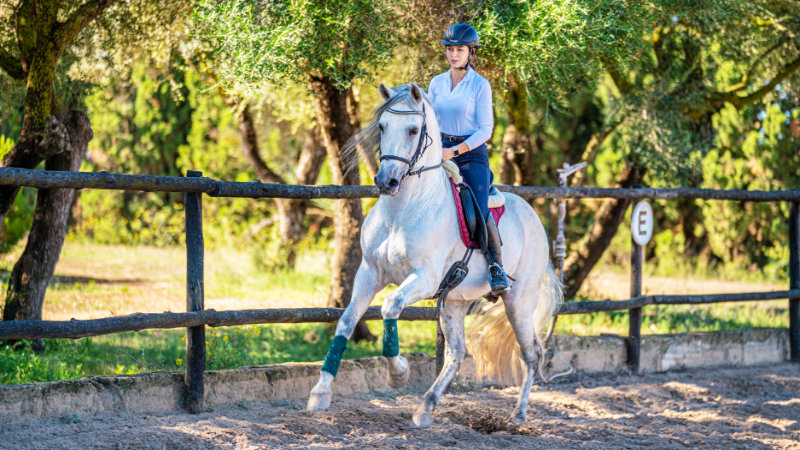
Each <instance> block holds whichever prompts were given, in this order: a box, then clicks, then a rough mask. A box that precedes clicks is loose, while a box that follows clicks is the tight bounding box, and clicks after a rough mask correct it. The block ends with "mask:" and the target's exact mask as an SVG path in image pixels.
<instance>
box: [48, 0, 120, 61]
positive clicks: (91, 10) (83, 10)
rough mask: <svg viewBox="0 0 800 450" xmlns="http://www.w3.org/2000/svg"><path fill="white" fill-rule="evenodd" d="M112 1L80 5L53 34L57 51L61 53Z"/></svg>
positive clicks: (103, 0)
mask: <svg viewBox="0 0 800 450" xmlns="http://www.w3.org/2000/svg"><path fill="white" fill-rule="evenodd" d="M114 1H115V0H91V1H89V2H86V3H84V4H83V5H81V6H80V7H79V8H78V9H77V10H76V11H75V12H74V13H72V15H71V16H70V17H69V18H68V19H67V20H66V21H65V22H62V23H59V24H58V26H57V27H56V29H55V32H54V34H53V37H54V38H55V40H56V42H57V45H58V49H59V51H63V50H64V49H65V48H66V47H67V45H69V44H70V43H71V42H72V40H73V39H75V36H77V35H78V33H80V32H81V31H82V30H83V29H84V28H86V25H89V23H90V22H91V21H93V20H94V19H96V18H97V16H99V15H100V13H102V12H103V10H104V9H106V8H108V7H109V6H110V5H111V4H112V3H114Z"/></svg>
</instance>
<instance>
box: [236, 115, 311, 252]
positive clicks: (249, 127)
mask: <svg viewBox="0 0 800 450" xmlns="http://www.w3.org/2000/svg"><path fill="white" fill-rule="evenodd" d="M226 102H227V103H228V104H229V105H232V106H233V103H232V102H231V101H230V100H229V99H226ZM238 120H239V131H240V132H241V134H242V149H243V151H244V154H245V156H246V157H247V160H248V161H249V162H250V167H252V168H253V170H254V171H255V172H256V175H257V176H258V179H259V180H261V181H262V182H264V183H281V184H286V180H285V179H284V178H283V177H282V176H281V175H279V174H278V173H276V172H274V171H273V170H272V169H270V168H269V166H267V163H266V162H265V161H264V158H262V157H261V152H260V151H259V148H258V139H257V135H258V134H257V132H256V127H255V122H254V120H253V115H252V113H251V112H250V105H248V104H245V105H244V106H243V107H242V109H241V111H240V112H239V115H238ZM324 159H325V148H324V147H323V146H322V143H321V138H320V134H319V127H315V128H314V129H313V130H311V131H310V132H309V135H308V137H307V138H306V141H305V142H304V143H303V148H302V149H301V151H300V156H299V158H298V163H297V170H296V172H295V175H296V178H297V183H298V184H314V183H315V182H316V180H317V177H318V176H319V171H320V169H321V168H322V162H323V160H324ZM309 205H310V202H309V201H308V200H304V199H286V198H276V199H275V206H276V207H277V209H278V214H277V215H278V220H279V223H280V228H279V232H280V238H281V242H282V243H283V245H285V246H286V249H287V250H288V251H287V256H286V257H287V261H286V262H287V264H288V265H289V267H294V264H295V261H296V259H297V243H298V242H299V241H300V239H302V238H303V218H304V217H305V211H306V208H308V206H309Z"/></svg>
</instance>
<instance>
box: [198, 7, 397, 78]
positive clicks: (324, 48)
mask: <svg viewBox="0 0 800 450" xmlns="http://www.w3.org/2000/svg"><path fill="white" fill-rule="evenodd" d="M391 5H392V3H391V1H388V0H383V1H382V0H361V1H355V2H354V1H349V0H336V1H330V0H295V1H277V2H272V1H261V0H235V1H220V0H201V1H199V2H198V3H197V4H196V5H195V9H194V11H193V18H194V21H195V24H196V25H197V26H198V32H197V34H198V36H199V37H201V38H202V39H203V40H204V41H205V42H206V43H207V44H208V45H209V46H210V47H211V48H213V49H214V56H213V59H214V60H215V62H216V63H215V68H216V70H217V72H218V74H219V78H220V81H221V83H222V84H223V85H224V86H225V88H226V89H228V90H229V91H232V92H241V93H252V92H256V91H258V90H259V88H260V87H261V85H262V84H263V83H264V82H265V81H271V82H273V83H281V82H283V81H285V80H287V79H289V80H294V81H295V82H298V83H301V84H305V83H307V81H308V77H309V76H315V77H321V78H327V79H330V80H334V84H335V86H336V87H337V88H339V89H346V88H348V87H350V85H351V83H352V82H353V80H355V79H360V78H366V77H368V76H369V74H370V73H371V70H372V69H374V68H375V67H378V66H380V65H381V64H382V63H384V62H386V61H387V58H388V57H389V55H390V54H391V51H392V48H393V47H394V46H395V45H396V43H397V38H396V36H397V34H396V32H393V30H392V24H393V21H394V16H393V10H392V9H391Z"/></svg>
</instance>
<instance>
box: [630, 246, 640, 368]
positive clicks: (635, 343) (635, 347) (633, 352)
mask: <svg viewBox="0 0 800 450" xmlns="http://www.w3.org/2000/svg"><path fill="white" fill-rule="evenodd" d="M643 259H644V252H643V251H642V246H641V245H639V244H637V243H636V241H634V240H633V239H631V298H635V297H639V296H641V295H642V265H643ZM627 344H628V367H629V368H630V370H631V372H632V373H636V372H638V371H639V353H640V350H641V344H642V308H632V309H630V310H628V340H627Z"/></svg>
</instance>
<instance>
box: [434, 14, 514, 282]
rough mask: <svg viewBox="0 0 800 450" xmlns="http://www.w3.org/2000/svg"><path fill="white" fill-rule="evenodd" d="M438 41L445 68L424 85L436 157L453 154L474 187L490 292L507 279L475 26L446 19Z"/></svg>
mask: <svg viewBox="0 0 800 450" xmlns="http://www.w3.org/2000/svg"><path fill="white" fill-rule="evenodd" d="M442 44H444V45H445V56H446V58H447V61H448V62H449V63H450V70H448V71H447V72H444V73H441V74H439V75H436V76H435V77H433V79H432V80H431V83H430V85H429V86H428V95H429V96H430V97H431V99H432V100H433V106H434V109H435V110H436V116H437V117H438V118H439V128H440V129H441V132H442V146H443V147H444V151H443V153H442V160H448V159H453V161H455V163H456V164H458V167H459V169H461V175H462V176H463V177H464V181H465V182H466V183H467V185H469V187H470V188H471V189H472V192H474V193H475V198H476V199H477V201H478V206H479V207H480V210H481V214H483V218H484V220H485V221H486V230H487V233H488V236H487V238H488V239H487V241H488V242H487V247H488V251H487V252H486V260H487V261H488V263H489V284H490V285H491V287H492V294H495V295H499V294H502V293H503V292H505V291H507V290H508V289H509V285H508V278H507V277H506V274H505V271H504V270H503V260H502V256H501V253H500V245H501V244H500V234H499V232H498V231H497V224H496V223H495V221H494V218H493V217H492V215H491V214H490V213H489V189H490V188H491V185H492V179H493V178H494V176H493V175H492V172H491V170H490V169H489V154H488V153H487V151H486V144H485V142H486V141H487V140H488V139H489V138H490V137H491V136H492V130H493V128H494V113H493V111H492V87H491V86H490V85H489V82H488V81H487V80H486V78H484V77H482V76H480V75H479V74H478V73H477V72H475V69H474V68H473V67H472V57H473V56H474V55H475V53H476V52H477V51H478V45H479V42H478V32H477V31H475V28H473V27H472V26H470V25H468V24H466V23H457V24H454V25H451V26H450V27H449V28H448V29H447V31H446V32H445V33H444V38H443V39H442Z"/></svg>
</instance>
